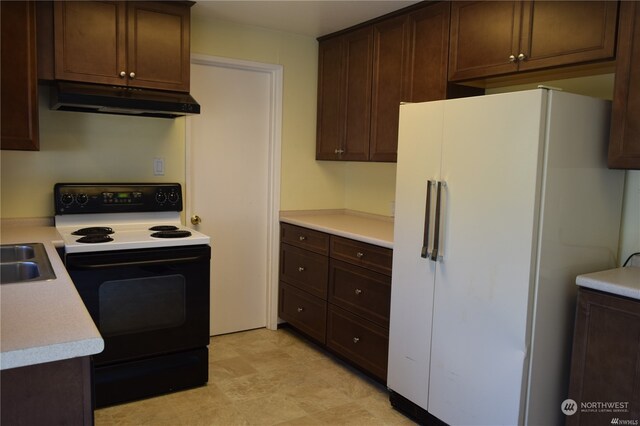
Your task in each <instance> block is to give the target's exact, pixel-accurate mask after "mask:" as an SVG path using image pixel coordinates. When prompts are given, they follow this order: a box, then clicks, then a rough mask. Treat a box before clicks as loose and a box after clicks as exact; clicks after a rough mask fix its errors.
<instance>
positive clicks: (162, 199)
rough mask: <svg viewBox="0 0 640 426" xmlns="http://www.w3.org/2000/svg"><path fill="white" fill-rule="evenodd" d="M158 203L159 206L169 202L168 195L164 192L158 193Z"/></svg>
mask: <svg viewBox="0 0 640 426" xmlns="http://www.w3.org/2000/svg"><path fill="white" fill-rule="evenodd" d="M156 201H157V202H158V203H159V204H164V203H165V202H166V201H167V194H165V193H164V192H156Z"/></svg>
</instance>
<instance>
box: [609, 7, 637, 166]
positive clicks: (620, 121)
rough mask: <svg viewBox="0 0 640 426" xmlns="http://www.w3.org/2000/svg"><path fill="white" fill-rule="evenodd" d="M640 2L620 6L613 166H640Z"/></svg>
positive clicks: (610, 159) (612, 113)
mask: <svg viewBox="0 0 640 426" xmlns="http://www.w3.org/2000/svg"><path fill="white" fill-rule="evenodd" d="M639 117H640V5H639V4H638V2H635V1H624V2H622V3H621V5H620V25H619V28H618V53H617V59H616V77H615V87H614V89H613V106H612V111H611V137H610V140H609V167H611V168H620V169H640V120H639V119H638V118H639Z"/></svg>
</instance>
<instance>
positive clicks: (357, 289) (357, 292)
mask: <svg viewBox="0 0 640 426" xmlns="http://www.w3.org/2000/svg"><path fill="white" fill-rule="evenodd" d="M354 293H355V294H356V295H357V296H360V295H361V294H362V290H360V289H359V288H356V290H355V292H354Z"/></svg>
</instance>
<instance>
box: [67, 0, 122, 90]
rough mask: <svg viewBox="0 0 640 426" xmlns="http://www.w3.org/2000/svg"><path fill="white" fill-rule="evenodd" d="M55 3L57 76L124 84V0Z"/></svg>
mask: <svg viewBox="0 0 640 426" xmlns="http://www.w3.org/2000/svg"><path fill="white" fill-rule="evenodd" d="M54 7H55V9H54V20H55V26H54V27H55V30H54V31H55V78H56V79H59V80H72V81H84V82H91V83H102V84H113V85H118V86H125V85H126V84H127V80H126V78H125V74H122V75H121V73H126V72H127V69H126V53H125V49H126V25H125V21H126V5H125V3H124V2H119V1H57V2H55V3H54Z"/></svg>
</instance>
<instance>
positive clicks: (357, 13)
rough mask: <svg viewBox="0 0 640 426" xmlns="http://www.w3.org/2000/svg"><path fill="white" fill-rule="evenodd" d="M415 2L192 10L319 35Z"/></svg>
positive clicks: (309, 2)
mask: <svg viewBox="0 0 640 426" xmlns="http://www.w3.org/2000/svg"><path fill="white" fill-rule="evenodd" d="M414 3H418V1H406V0H373V1H372V0H344V1H337V0H320V1H317V0H289V1H267V0H262V1H255V0H235V1H223V0H204V1H202V0H200V1H198V2H197V3H196V4H195V5H194V6H193V8H192V9H191V13H192V15H194V16H202V17H209V18H215V19H221V20H224V21H231V22H236V23H240V24H246V25H253V26H258V27H264V28H269V29H273V30H279V31H286V32H290V33H296V34H303V35H308V36H312V37H319V36H321V35H325V34H329V33H332V32H334V31H338V30H341V29H344V28H347V27H350V26H352V25H355V24H359V23H361V22H364V21H367V20H369V19H372V18H376V17H378V16H381V15H384V14H386V13H389V12H393V11H395V10H398V9H402V8H403V7H406V6H409V5H412V4H414Z"/></svg>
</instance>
